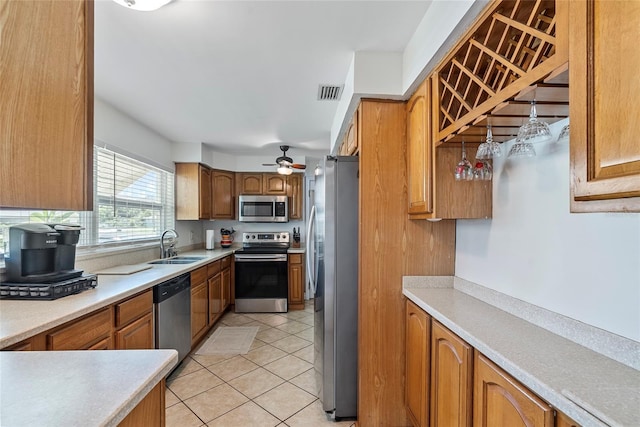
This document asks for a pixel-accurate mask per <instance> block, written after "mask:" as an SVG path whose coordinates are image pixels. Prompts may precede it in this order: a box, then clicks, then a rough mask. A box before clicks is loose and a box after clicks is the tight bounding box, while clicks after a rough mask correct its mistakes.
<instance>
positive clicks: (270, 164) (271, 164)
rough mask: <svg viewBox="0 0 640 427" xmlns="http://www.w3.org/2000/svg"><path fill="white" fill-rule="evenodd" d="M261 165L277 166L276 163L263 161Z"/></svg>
mask: <svg viewBox="0 0 640 427" xmlns="http://www.w3.org/2000/svg"><path fill="white" fill-rule="evenodd" d="M262 166H278V164H277V163H263V164H262Z"/></svg>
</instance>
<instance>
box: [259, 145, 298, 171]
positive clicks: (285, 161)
mask: <svg viewBox="0 0 640 427" xmlns="http://www.w3.org/2000/svg"><path fill="white" fill-rule="evenodd" d="M280 149H281V150H282V156H280V157H278V158H277V159H276V162H275V163H263V164H262V166H278V173H279V174H281V175H291V173H292V172H293V169H306V167H307V166H306V165H303V164H300V163H293V159H292V158H291V157H289V156H287V150H288V149H289V146H288V145H281V146H280Z"/></svg>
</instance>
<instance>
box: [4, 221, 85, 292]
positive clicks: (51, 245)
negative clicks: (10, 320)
mask: <svg viewBox="0 0 640 427" xmlns="http://www.w3.org/2000/svg"><path fill="white" fill-rule="evenodd" d="M80 230H82V227H80V226H77V225H68V224H19V225H14V226H12V227H9V257H8V258H5V265H6V269H7V281H6V282H2V283H0V297H2V298H12V299H56V298H60V297H63V296H66V295H71V294H74V293H78V292H80V291H83V290H85V289H89V288H95V287H96V286H97V277H96V276H95V275H84V276H83V275H82V273H83V272H82V270H76V269H75V257H76V245H77V243H78V240H79V237H80Z"/></svg>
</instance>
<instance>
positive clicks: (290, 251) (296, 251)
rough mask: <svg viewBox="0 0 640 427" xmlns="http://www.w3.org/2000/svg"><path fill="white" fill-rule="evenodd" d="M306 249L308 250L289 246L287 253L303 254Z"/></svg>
mask: <svg viewBox="0 0 640 427" xmlns="http://www.w3.org/2000/svg"><path fill="white" fill-rule="evenodd" d="M306 251H307V250H306V249H305V248H289V250H287V253H289V254H303V253H305V252H306Z"/></svg>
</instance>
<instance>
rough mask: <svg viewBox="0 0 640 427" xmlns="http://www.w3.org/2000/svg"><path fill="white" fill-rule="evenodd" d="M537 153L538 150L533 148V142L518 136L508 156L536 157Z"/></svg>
mask: <svg viewBox="0 0 640 427" xmlns="http://www.w3.org/2000/svg"><path fill="white" fill-rule="evenodd" d="M535 155H536V150H535V148H533V144H532V143H531V142H527V141H525V140H523V139H522V138H520V136H518V137H517V138H516V142H515V144H513V145H512V146H511V150H509V155H508V156H507V157H508V158H510V159H511V158H513V157H535Z"/></svg>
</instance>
